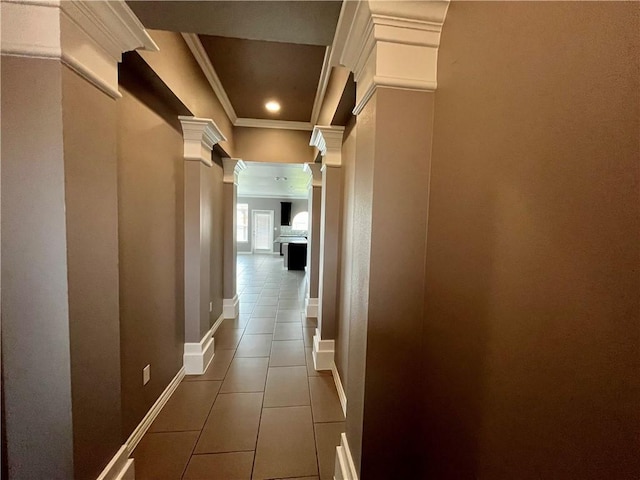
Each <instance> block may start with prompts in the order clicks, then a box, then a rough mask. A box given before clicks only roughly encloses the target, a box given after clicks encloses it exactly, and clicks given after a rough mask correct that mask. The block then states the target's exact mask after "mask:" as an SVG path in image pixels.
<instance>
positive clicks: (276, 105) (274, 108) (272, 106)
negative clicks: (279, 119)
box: [264, 100, 280, 113]
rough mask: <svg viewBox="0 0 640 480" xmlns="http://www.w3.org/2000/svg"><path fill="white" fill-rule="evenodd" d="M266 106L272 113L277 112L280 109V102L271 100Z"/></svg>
mask: <svg viewBox="0 0 640 480" xmlns="http://www.w3.org/2000/svg"><path fill="white" fill-rule="evenodd" d="M264 108H266V109H267V110H268V111H270V112H272V113H276V112H279V111H280V104H279V103H278V102H276V101H275V100H270V101H268V102H267V103H265V104H264Z"/></svg>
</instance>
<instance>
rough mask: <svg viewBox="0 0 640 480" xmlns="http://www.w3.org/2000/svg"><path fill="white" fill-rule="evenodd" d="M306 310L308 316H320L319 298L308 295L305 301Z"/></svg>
mask: <svg viewBox="0 0 640 480" xmlns="http://www.w3.org/2000/svg"><path fill="white" fill-rule="evenodd" d="M304 311H305V314H306V315H307V318H318V299H317V298H310V297H307V298H306V299H305V301H304Z"/></svg>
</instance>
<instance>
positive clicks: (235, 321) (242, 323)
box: [214, 313, 251, 337]
mask: <svg viewBox="0 0 640 480" xmlns="http://www.w3.org/2000/svg"><path fill="white" fill-rule="evenodd" d="M249 318H251V314H250V313H242V314H240V315H238V317H236V318H225V319H224V320H223V321H222V323H221V324H220V326H219V327H218V329H221V328H228V329H230V330H241V329H243V328H244V327H246V326H247V322H248V321H249ZM214 337H215V335H214Z"/></svg>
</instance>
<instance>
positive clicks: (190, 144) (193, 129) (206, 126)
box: [178, 115, 226, 167]
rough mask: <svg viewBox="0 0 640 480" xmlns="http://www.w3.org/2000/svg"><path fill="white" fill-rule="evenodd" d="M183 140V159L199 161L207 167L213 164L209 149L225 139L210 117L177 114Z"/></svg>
mask: <svg viewBox="0 0 640 480" xmlns="http://www.w3.org/2000/svg"><path fill="white" fill-rule="evenodd" d="M178 120H180V124H181V125H182V137H183V140H184V159H185V160H194V161H200V162H202V163H204V164H205V165H207V166H208V167H210V166H212V165H213V162H212V161H211V150H212V149H213V146H214V145H215V144H216V143H218V142H220V141H222V140H226V137H225V136H224V135H223V134H222V132H221V131H220V129H219V128H218V126H217V125H216V124H215V122H214V121H213V120H211V119H210V118H197V117H185V116H182V115H181V116H179V117H178Z"/></svg>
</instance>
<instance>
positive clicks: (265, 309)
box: [252, 305, 278, 317]
mask: <svg viewBox="0 0 640 480" xmlns="http://www.w3.org/2000/svg"><path fill="white" fill-rule="evenodd" d="M277 311H278V307H277V306H275V305H258V306H257V307H256V308H254V309H253V312H252V315H253V316H254V317H268V316H271V315H275V314H276V312H277Z"/></svg>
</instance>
